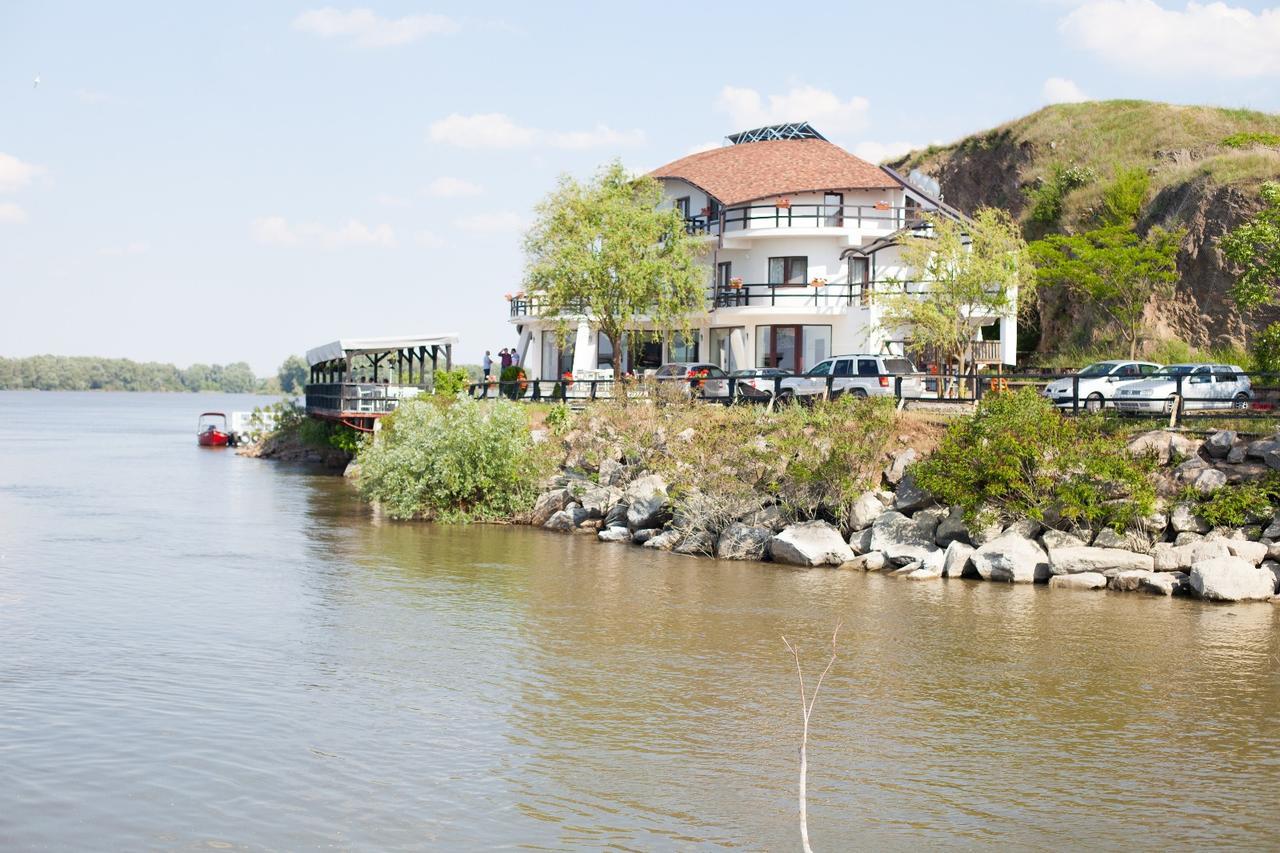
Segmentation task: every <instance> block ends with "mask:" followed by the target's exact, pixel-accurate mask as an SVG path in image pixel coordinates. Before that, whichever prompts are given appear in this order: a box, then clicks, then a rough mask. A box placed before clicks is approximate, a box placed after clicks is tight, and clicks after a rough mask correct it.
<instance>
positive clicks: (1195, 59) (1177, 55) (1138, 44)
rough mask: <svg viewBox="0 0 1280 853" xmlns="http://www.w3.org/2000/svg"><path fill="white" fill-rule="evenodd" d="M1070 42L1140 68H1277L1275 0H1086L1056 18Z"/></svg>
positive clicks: (1234, 72) (1251, 71)
mask: <svg viewBox="0 0 1280 853" xmlns="http://www.w3.org/2000/svg"><path fill="white" fill-rule="evenodd" d="M1058 29H1059V31H1060V32H1061V33H1062V34H1063V35H1064V36H1065V37H1066V38H1067V41H1068V42H1070V43H1071V44H1073V45H1074V46H1076V47H1079V48H1082V49H1084V50H1087V51H1089V52H1091V53H1094V54H1097V55H1098V56H1101V57H1102V58H1104V59H1106V60H1108V61H1110V62H1112V63H1114V64H1116V65H1119V66H1122V67H1125V68H1130V69H1133V70H1136V71H1140V72H1144V73H1148V74H1204V75H1207V76H1210V77H1224V78H1229V77H1262V76H1270V75H1276V74H1280V7H1278V8H1271V9H1263V10H1262V11H1260V12H1257V13H1254V12H1251V11H1250V10H1248V9H1245V8H1243V7H1238V6H1229V5H1227V4H1226V3H1221V2H1218V3H1187V5H1186V7H1185V8H1184V9H1182V10H1181V11H1179V10H1176V9H1165V8H1163V7H1162V6H1160V5H1158V4H1156V3H1155V2H1153V0H1092V2H1088V3H1085V4H1084V5H1082V6H1080V7H1079V8H1077V9H1074V10H1073V11H1072V12H1071V13H1070V14H1068V15H1067V16H1066V17H1064V18H1063V19H1062V20H1061V21H1059V22H1058Z"/></svg>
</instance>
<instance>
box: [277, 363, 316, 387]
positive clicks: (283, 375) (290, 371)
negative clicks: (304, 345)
mask: <svg viewBox="0 0 1280 853" xmlns="http://www.w3.org/2000/svg"><path fill="white" fill-rule="evenodd" d="M310 373H311V368H310V367H309V366H308V365H307V362H306V359H304V358H302V357H301V356H297V355H291V356H289V357H288V358H286V359H285V360H284V363H283V364H281V365H280V369H279V370H277V371H276V377H277V378H278V379H279V380H280V390H281V391H283V392H284V393H286V394H295V393H297V392H299V391H301V390H302V389H303V387H304V386H305V385H306V384H307V377H308V376H309V375H310Z"/></svg>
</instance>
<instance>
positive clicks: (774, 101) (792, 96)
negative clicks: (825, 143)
mask: <svg viewBox="0 0 1280 853" xmlns="http://www.w3.org/2000/svg"><path fill="white" fill-rule="evenodd" d="M715 107H716V109H717V110H719V111H720V112H722V113H727V114H728V116H729V118H730V120H731V121H732V122H733V125H734V127H733V129H734V130H735V131H737V130H750V129H751V128H755V127H763V126H765V125H770V124H782V123H783V122H790V121H807V122H809V123H811V124H812V125H813V126H814V127H816V128H817V129H818V130H819V131H820V132H822V133H824V134H839V133H852V132H856V131H860V130H862V129H863V128H865V127H866V126H867V111H868V109H870V107H871V102H870V101H868V100H867V99H866V98H864V97H861V96H856V95H855V96H854V97H852V98H841V97H840V96H839V95H836V94H835V93H834V92H829V91H827V90H825V89H818V88H816V87H814V86H793V87H792V88H791V89H790V90H788V91H787V92H784V93H782V94H780V95H767V96H766V95H762V94H761V93H760V92H758V91H756V90H755V89H747V88H742V87H738V86H725V87H724V88H723V89H721V90H720V96H719V97H718V98H716V102H715Z"/></svg>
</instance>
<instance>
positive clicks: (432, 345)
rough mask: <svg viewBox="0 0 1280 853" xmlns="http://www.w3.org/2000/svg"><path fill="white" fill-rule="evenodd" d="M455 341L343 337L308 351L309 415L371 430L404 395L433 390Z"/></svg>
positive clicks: (453, 338)
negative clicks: (434, 382)
mask: <svg viewBox="0 0 1280 853" xmlns="http://www.w3.org/2000/svg"><path fill="white" fill-rule="evenodd" d="M457 342H458V336H457V335H427V336H421V337H406V338H344V339H341V340H337V341H333V342H332V343H328V344H324V345H323V346H319V347H316V348H315V349H310V350H307V362H308V364H310V365H311V375H310V381H309V382H308V383H307V386H306V389H305V393H306V411H307V415H308V416H309V417H313V418H319V419H322V420H332V421H338V422H340V423H343V424H346V425H347V426H350V427H354V428H356V429H359V430H365V431H368V430H372V429H373V423H374V421H376V420H377V419H378V418H381V417H384V416H385V415H388V414H390V413H391V412H394V411H395V410H396V408H397V407H398V406H399V404H400V401H401V400H405V399H409V398H412V397H416V396H418V394H420V393H421V392H423V391H430V390H431V386H432V383H433V381H434V379H435V372H436V370H437V369H439V367H440V361H441V359H442V358H443V360H444V369H445V370H449V369H451V368H452V367H453V345H454V344H456V343H457ZM428 360H430V363H431V368H430V370H428V369H427V362H428Z"/></svg>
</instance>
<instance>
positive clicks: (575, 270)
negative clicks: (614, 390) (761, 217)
mask: <svg viewBox="0 0 1280 853" xmlns="http://www.w3.org/2000/svg"><path fill="white" fill-rule="evenodd" d="M662 200H663V195H662V188H661V186H660V185H659V184H658V182H657V181H655V180H654V179H652V178H649V177H640V178H634V177H632V176H630V175H628V174H627V172H626V170H624V169H623V168H622V164H621V163H620V162H618V161H616V160H615V161H614V162H612V163H610V164H609V165H607V166H605V167H604V168H603V169H601V170H600V172H599V173H598V174H597V175H596V177H595V178H594V179H593V180H591V181H589V182H587V183H579V182H578V181H575V180H574V179H573V178H571V177H568V176H564V177H562V178H561V179H560V184H559V186H558V187H557V188H556V189H555V191H553V192H552V193H551V194H550V195H549V196H547V198H546V199H544V200H543V201H542V203H541V204H539V205H538V208H537V211H538V218H537V222H536V223H535V224H534V226H533V227H532V228H531V229H530V231H529V233H528V234H527V235H526V236H525V254H526V256H527V261H526V270H525V282H526V284H525V286H526V288H527V290H528V291H529V293H530V294H531V295H532V296H533V297H534V298H535V299H536V300H537V301H538V302H539V303H540V304H541V309H542V311H543V312H544V313H546V314H548V315H553V316H554V315H559V316H561V317H566V318H567V317H568V316H573V315H583V314H586V315H589V316H590V317H591V318H592V321H593V323H594V324H595V326H596V328H597V329H598V330H599V331H600V332H603V333H604V334H605V335H606V336H608V338H609V340H610V341H612V342H613V375H614V376H615V377H618V378H621V377H622V358H623V347H622V340H623V337H622V336H623V334H624V333H626V332H631V333H632V334H642V333H640V332H637V331H635V330H636V329H637V327H638V325H639V324H640V323H641V321H643V320H647V321H648V322H649V323H650V324H651V331H650V334H653V335H655V336H656V335H658V334H661V333H662V332H663V331H670V330H672V329H675V328H682V329H686V330H687V329H688V327H689V320H688V317H689V315H690V314H691V313H693V312H695V311H698V310H700V309H701V308H702V305H703V300H704V299H705V296H706V294H705V288H706V286H707V271H706V268H705V267H703V266H701V265H700V264H699V263H698V256H699V254H700V253H701V250H702V243H701V241H700V240H699V239H697V238H695V237H692V236H690V235H689V234H688V233H687V232H686V231H685V223H684V220H683V218H682V217H681V216H680V213H679V211H677V210H675V209H674V208H670V207H665V206H664V207H660V205H661V202H662ZM564 331H565V332H566V333H567V326H566V327H565V329H564Z"/></svg>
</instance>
